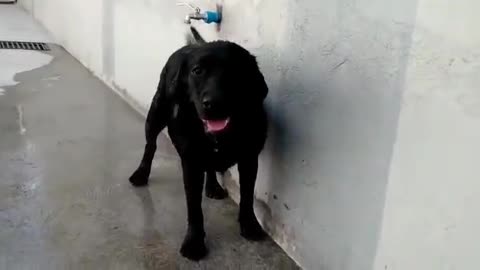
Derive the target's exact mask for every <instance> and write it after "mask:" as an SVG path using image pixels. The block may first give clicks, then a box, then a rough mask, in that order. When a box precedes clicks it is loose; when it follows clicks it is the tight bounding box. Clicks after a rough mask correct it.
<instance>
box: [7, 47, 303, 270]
mask: <svg viewBox="0 0 480 270" xmlns="http://www.w3.org/2000/svg"><path fill="white" fill-rule="evenodd" d="M52 49H53V50H52V51H51V52H48V54H50V55H52V56H53V57H54V58H53V60H52V62H51V63H50V64H48V65H46V66H43V67H41V68H38V69H35V70H32V71H27V72H23V73H20V74H17V75H16V77H15V80H16V81H18V82H20V83H19V84H17V85H16V86H13V87H3V88H5V91H4V93H3V95H1V96H0V269H8V270H11V269H48V270H52V269H296V265H295V263H294V262H293V261H292V260H290V259H289V258H288V256H287V255H286V254H285V253H284V252H283V251H282V250H281V249H280V248H279V247H278V246H277V245H276V244H275V243H273V241H271V240H266V241H264V242H260V243H252V242H248V241H246V240H244V239H243V238H242V237H241V236H240V234H239V227H238V224H237V222H236V215H237V212H238V208H237V206H236V205H235V204H234V203H233V202H232V201H230V200H224V201H214V200H210V199H208V198H205V199H204V202H203V208H204V213H205V229H206V232H207V246H208V247H209V249H210V254H209V256H208V258H207V259H206V260H204V261H201V262H199V263H196V262H190V261H188V260H186V259H184V258H183V257H181V256H180V255H179V253H178V250H179V247H180V244H181V241H182V239H183V236H184V232H185V228H186V207H185V199H184V192H183V185H182V180H181V171H180V168H179V162H178V157H177V155H176V153H175V151H174V150H173V148H172V146H171V145H170V142H169V141H168V140H167V139H166V138H165V137H161V138H159V150H158V152H157V157H156V160H155V162H154V168H153V171H152V177H151V181H150V185H149V186H148V187H146V188H140V189H135V188H133V187H131V186H130V184H129V183H128V180H127V178H128V176H129V175H130V174H131V173H132V172H133V170H134V169H135V167H136V166H137V164H138V161H139V158H140V157H141V154H142V150H143V144H144V139H143V119H142V117H140V116H139V115H138V114H137V113H135V112H134V111H133V110H132V109H131V108H130V107H129V106H128V105H126V104H125V103H124V102H123V101H122V100H121V99H120V98H118V97H117V96H116V95H115V94H114V93H113V92H112V91H111V90H110V89H108V88H107V87H106V86H104V85H103V84H102V83H101V82H100V81H99V80H97V79H96V78H95V77H94V76H93V75H92V74H90V73H89V72H88V71H87V70H86V69H85V68H84V67H83V66H82V65H81V64H80V63H78V62H77V61H76V60H75V59H74V58H73V57H71V56H70V55H69V54H68V53H66V52H65V51H64V50H63V49H61V48H59V47H56V46H52ZM19 54H20V53H19ZM7 64H8V63H2V64H1V65H2V66H3V67H5V65H7ZM152 87H154V86H152Z"/></svg>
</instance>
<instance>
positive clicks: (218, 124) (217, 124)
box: [205, 119, 228, 132]
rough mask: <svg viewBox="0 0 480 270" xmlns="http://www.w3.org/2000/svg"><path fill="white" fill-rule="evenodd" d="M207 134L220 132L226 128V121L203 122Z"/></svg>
mask: <svg viewBox="0 0 480 270" xmlns="http://www.w3.org/2000/svg"><path fill="white" fill-rule="evenodd" d="M205 124H206V126H207V131H208V132H216V131H222V130H223V129H225V128H226V127H227V124H228V119H225V120H205Z"/></svg>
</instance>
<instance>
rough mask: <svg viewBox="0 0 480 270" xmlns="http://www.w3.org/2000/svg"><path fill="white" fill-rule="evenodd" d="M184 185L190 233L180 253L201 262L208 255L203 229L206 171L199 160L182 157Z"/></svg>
mask: <svg viewBox="0 0 480 270" xmlns="http://www.w3.org/2000/svg"><path fill="white" fill-rule="evenodd" d="M182 169H183V183H184V187H185V195H186V198H187V214H188V231H187V234H186V235H185V239H184V240H183V244H182V248H181V249H180V253H181V254H182V255H183V256H184V257H186V258H188V259H191V260H200V259H202V258H203V257H205V256H206V255H207V248H206V247H205V241H204V239H205V231H204V228H203V213H202V193H203V192H202V191H203V181H204V171H205V170H204V169H203V168H202V166H201V165H200V162H199V160H198V159H195V158H192V157H182Z"/></svg>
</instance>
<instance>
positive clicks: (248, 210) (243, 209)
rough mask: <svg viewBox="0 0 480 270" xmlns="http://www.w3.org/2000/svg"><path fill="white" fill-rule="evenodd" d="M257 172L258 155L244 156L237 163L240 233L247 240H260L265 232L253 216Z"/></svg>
mask: <svg viewBox="0 0 480 270" xmlns="http://www.w3.org/2000/svg"><path fill="white" fill-rule="evenodd" d="M257 172H258V157H250V158H244V159H242V160H240V162H239V163H238V173H239V176H240V213H239V215H238V221H239V222H240V229H241V235H242V236H243V237H245V238H246V239H248V240H252V241H258V240H262V239H263V238H264V237H265V236H266V234H265V231H264V230H263V229H262V227H261V226H260V224H259V223H258V221H257V218H256V217H255V212H254V211H253V200H254V194H255V182H256V180H257Z"/></svg>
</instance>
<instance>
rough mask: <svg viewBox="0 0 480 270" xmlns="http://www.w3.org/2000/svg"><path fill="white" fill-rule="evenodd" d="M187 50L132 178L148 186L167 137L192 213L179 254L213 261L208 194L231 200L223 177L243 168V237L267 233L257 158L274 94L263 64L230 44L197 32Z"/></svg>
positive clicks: (152, 115) (164, 78)
mask: <svg viewBox="0 0 480 270" xmlns="http://www.w3.org/2000/svg"><path fill="white" fill-rule="evenodd" d="M191 31H192V34H193V38H190V40H189V41H188V42H187V45H186V46H184V47H183V48H181V49H179V50H177V51H176V52H175V53H173V54H172V55H171V56H170V58H169V59H168V61H167V64H166V65H165V67H164V68H163V70H162V73H161V75H160V83H159V85H158V88H157V92H156V94H155V96H154V98H153V101H152V104H151V107H150V110H149V112H148V116H147V120H146V126H145V133H146V141H147V143H146V146H145V152H144V154H143V158H142V161H141V163H140V166H139V168H138V169H137V170H136V171H135V173H133V175H132V176H131V177H130V182H131V183H132V184H133V185H134V186H143V185H146V184H147V183H148V177H149V175H150V169H151V164H152V159H153V156H154V154H155V150H156V139H157V136H158V134H159V133H160V132H161V131H162V130H163V129H164V128H165V126H168V133H169V135H170V137H171V139H172V142H173V144H174V146H175V148H176V150H177V152H178V154H179V155H180V158H181V163H182V169H183V181H184V186H185V193H186V198H187V208H188V232H187V234H186V236H185V240H184V242H183V244H182V247H181V249H180V252H181V254H182V255H183V256H185V257H187V258H189V259H192V260H199V259H201V258H203V257H204V256H205V255H206V254H207V249H206V247H205V243H204V238H205V232H204V228H203V214H202V206H201V204H202V191H203V182H204V178H205V174H206V179H207V180H206V182H207V183H206V196H208V197H210V198H215V199H222V198H224V197H225V196H226V195H227V193H226V192H225V191H224V189H223V188H222V187H221V186H220V185H219V184H218V182H217V179H216V172H222V173H223V172H225V171H226V170H227V169H228V168H230V167H232V166H233V165H234V164H238V171H239V175H240V195H241V200H240V212H239V219H238V220H239V223H240V228H241V235H242V236H243V237H245V238H247V239H249V240H260V239H262V238H263V237H264V236H265V232H264V231H263V229H262V227H261V226H260V225H259V223H258V221H257V219H256V217H255V214H254V211H253V200H254V187H255V181H256V177H257V169H258V155H259V153H260V152H261V151H262V149H263V146H264V144H265V140H266V135H267V134H266V133H267V119H266V113H265V110H264V107H263V102H264V99H265V98H266V96H267V93H268V88H267V85H266V83H265V80H264V77H263V75H262V73H261V72H260V70H259V68H258V65H257V62H256V59H255V57H254V56H252V55H251V54H250V53H249V52H248V51H247V50H245V49H243V48H242V47H240V46H239V45H237V44H235V43H232V42H227V41H215V42H205V41H204V40H203V38H202V37H201V36H200V35H199V33H198V32H197V31H196V30H195V28H191Z"/></svg>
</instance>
